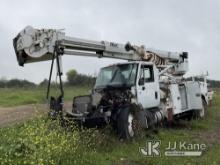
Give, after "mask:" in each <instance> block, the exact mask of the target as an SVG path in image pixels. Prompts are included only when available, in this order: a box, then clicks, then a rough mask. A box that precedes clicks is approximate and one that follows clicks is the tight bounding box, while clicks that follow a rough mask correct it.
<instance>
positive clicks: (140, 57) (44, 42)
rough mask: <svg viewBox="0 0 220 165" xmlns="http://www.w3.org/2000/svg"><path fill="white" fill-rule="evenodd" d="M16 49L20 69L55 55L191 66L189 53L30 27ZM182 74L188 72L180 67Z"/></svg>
mask: <svg viewBox="0 0 220 165" xmlns="http://www.w3.org/2000/svg"><path fill="white" fill-rule="evenodd" d="M13 43H14V49H15V52H16V55H17V60H18V63H19V65H20V66H23V65H24V64H25V63H31V62H38V61H45V60H52V59H53V57H54V56H53V54H54V52H57V54H58V55H63V54H67V55H78V56H88V57H99V58H101V57H108V58H115V59H123V60H130V61H149V62H153V63H155V64H156V65H157V66H167V65H170V64H178V66H181V64H184V69H185V68H186V67H185V64H186V63H187V58H188V54H187V52H169V51H161V50H154V49H146V48H145V47H144V46H140V47H139V46H133V45H131V44H130V43H129V42H128V43H127V44H119V43H115V42H107V41H92V40H85V39H79V38H73V37H68V36H65V33H63V32H62V31H60V30H54V29H41V30H38V29H34V28H32V27H31V26H27V27H26V28H25V29H24V30H22V31H21V32H20V33H19V34H18V35H17V37H16V38H15V39H14V40H13ZM179 69H180V70H181V71H180V72H178V73H181V74H184V73H185V72H186V70H184V69H183V67H182V66H181V68H179Z"/></svg>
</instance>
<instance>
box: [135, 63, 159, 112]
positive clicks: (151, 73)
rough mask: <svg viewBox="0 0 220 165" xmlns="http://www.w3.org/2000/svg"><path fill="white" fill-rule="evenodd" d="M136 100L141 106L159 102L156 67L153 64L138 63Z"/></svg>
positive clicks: (150, 106)
mask: <svg viewBox="0 0 220 165" xmlns="http://www.w3.org/2000/svg"><path fill="white" fill-rule="evenodd" d="M137 80H138V81H137V101H138V103H139V104H141V105H142V106H143V108H152V107H157V106H159V104H160V93H159V80H158V69H157V68H156V66H155V65H153V64H140V66H139V74H138V79H137Z"/></svg>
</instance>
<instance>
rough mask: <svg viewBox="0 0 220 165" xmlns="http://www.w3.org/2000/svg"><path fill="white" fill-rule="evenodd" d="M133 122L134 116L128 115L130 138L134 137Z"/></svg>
mask: <svg viewBox="0 0 220 165" xmlns="http://www.w3.org/2000/svg"><path fill="white" fill-rule="evenodd" d="M133 121H134V116H133V115H132V114H129V115H128V133H129V135H130V137H133V136H134V129H133Z"/></svg>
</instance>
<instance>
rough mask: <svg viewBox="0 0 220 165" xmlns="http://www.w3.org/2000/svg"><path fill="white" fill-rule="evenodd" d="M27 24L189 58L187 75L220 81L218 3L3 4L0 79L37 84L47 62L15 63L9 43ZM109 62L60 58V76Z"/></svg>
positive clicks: (85, 0) (64, 0) (51, 0)
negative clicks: (17, 79) (159, 50)
mask: <svg viewBox="0 0 220 165" xmlns="http://www.w3.org/2000/svg"><path fill="white" fill-rule="evenodd" d="M27 25H31V26H33V27H34V28H53V29H65V33H66V35H67V36H72V37H79V38H85V39H91V40H98V41H99V40H105V41H113V42H119V43H126V42H127V41H130V42H131V43H132V44H136V45H145V46H146V47H150V48H155V49H161V50H168V51H187V52H188V53H189V72H188V73H187V76H191V75H197V74H201V73H206V72H207V71H208V73H209V78H210V79H215V80H220V1H219V0H212V1H209V0H178V1H177V0H166V1H164V0H139V1H138V0H137V1H134V0H114V1H113V0H37V1H36V0H19V1H18V0H1V1H0V78H6V79H11V78H19V79H27V80H30V81H34V82H36V83H38V82H41V81H42V80H43V79H44V78H48V76H49V69H50V62H41V63H34V64H27V65H25V67H20V66H18V64H17V61H16V56H15V53H14V49H13V44H12V40H13V38H14V37H15V36H16V35H17V34H18V32H19V31H21V30H22V29H23V28H25V27H26V26H27ZM119 61H120V60H113V59H104V58H102V59H98V58H88V57H86V58H85V57H75V56H64V58H63V71H64V72H67V71H68V70H69V69H72V68H74V69H76V70H77V71H78V72H79V73H83V74H90V75H94V74H95V75H97V73H98V71H99V69H100V68H101V67H104V66H106V65H109V64H112V63H115V62H119Z"/></svg>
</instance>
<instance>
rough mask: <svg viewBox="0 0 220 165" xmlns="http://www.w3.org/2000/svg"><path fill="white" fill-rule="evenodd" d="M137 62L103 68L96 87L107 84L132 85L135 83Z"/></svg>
mask: <svg viewBox="0 0 220 165" xmlns="http://www.w3.org/2000/svg"><path fill="white" fill-rule="evenodd" d="M136 74H137V64H120V65H113V66H109V67H105V68H102V69H101V71H100V73H99V75H98V77H97V79H96V84H95V88H103V87H106V86H121V85H123V86H132V85H134V84H135V79H136Z"/></svg>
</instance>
